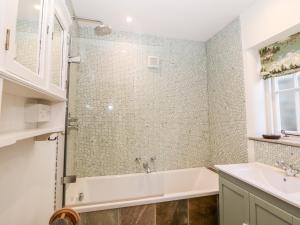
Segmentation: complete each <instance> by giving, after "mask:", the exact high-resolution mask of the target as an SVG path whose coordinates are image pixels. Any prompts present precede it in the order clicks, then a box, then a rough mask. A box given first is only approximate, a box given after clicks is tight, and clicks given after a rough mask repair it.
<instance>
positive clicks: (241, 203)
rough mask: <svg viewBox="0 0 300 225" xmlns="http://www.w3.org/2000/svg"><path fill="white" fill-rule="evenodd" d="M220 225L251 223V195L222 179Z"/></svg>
mask: <svg viewBox="0 0 300 225" xmlns="http://www.w3.org/2000/svg"><path fill="white" fill-rule="evenodd" d="M219 198H220V223H221V224H222V225H243V224H248V223H249V193H248V192H247V191H245V190H243V189H242V188H240V187H238V186H236V185H234V184H232V183H230V182H228V181H227V180H225V179H223V178H221V179H220V197H219Z"/></svg>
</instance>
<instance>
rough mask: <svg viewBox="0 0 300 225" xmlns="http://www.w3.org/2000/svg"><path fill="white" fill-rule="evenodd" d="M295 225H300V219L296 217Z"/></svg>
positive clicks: (294, 219)
mask: <svg viewBox="0 0 300 225" xmlns="http://www.w3.org/2000/svg"><path fill="white" fill-rule="evenodd" d="M293 225H300V219H299V218H296V217H294V218H293Z"/></svg>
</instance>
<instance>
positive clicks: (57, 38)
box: [50, 16, 64, 88]
mask: <svg viewBox="0 0 300 225" xmlns="http://www.w3.org/2000/svg"><path fill="white" fill-rule="evenodd" d="M50 51H51V65H50V74H51V84H53V85H55V86H57V87H59V88H62V82H63V60H64V29H63V26H62V25H61V23H60V21H59V19H58V18H57V16H54V21H53V33H52V38H51V50H50Z"/></svg>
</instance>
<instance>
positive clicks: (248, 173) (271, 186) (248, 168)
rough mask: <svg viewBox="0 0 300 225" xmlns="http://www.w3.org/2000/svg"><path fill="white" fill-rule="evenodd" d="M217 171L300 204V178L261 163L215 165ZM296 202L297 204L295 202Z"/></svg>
mask: <svg viewBox="0 0 300 225" xmlns="http://www.w3.org/2000/svg"><path fill="white" fill-rule="evenodd" d="M215 167H216V168H217V169H218V170H220V171H222V172H224V173H227V174H229V175H231V176H233V177H235V178H237V179H239V180H242V181H244V182H246V183H248V184H250V185H252V186H254V187H256V188H258V189H261V190H263V191H265V192H266V193H269V194H271V195H274V196H276V197H278V198H280V199H282V200H285V201H287V202H290V203H295V204H297V205H298V204H300V202H298V201H299V200H300V177H299V176H295V177H290V176H286V173H285V171H284V170H282V169H278V168H276V167H272V166H268V165H265V164H262V163H256V162H255V163H244V164H231V165H216V166H215ZM295 201H297V202H295Z"/></svg>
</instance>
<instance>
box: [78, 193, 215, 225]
mask: <svg viewBox="0 0 300 225" xmlns="http://www.w3.org/2000/svg"><path fill="white" fill-rule="evenodd" d="M80 216H81V225H132V224H135V225H217V224H218V196H217V195H214V196H207V197H201V198H194V199H188V200H179V201H171V202H164V203H157V204H152V205H142V206H133V207H128V208H121V209H114V210H106V211H98V212H89V213H83V214H81V215H80Z"/></svg>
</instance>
